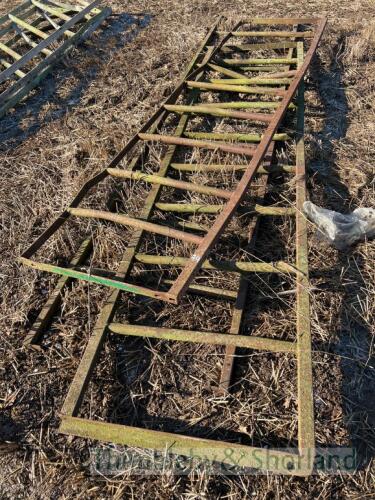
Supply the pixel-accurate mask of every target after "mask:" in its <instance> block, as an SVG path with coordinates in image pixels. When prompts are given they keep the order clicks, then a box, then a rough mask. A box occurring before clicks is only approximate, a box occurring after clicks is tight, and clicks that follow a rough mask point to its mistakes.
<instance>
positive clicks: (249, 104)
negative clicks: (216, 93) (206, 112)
mask: <svg viewBox="0 0 375 500" xmlns="http://www.w3.org/2000/svg"><path fill="white" fill-rule="evenodd" d="M279 105H280V102H277V101H233V102H205V103H204V106H205V107H206V108H208V107H215V108H216V107H218V106H220V109H228V108H229V109H248V108H250V109H276V108H277V107H278V106H279ZM295 108H296V106H295V105H294V104H293V103H291V104H289V106H288V109H295Z"/></svg>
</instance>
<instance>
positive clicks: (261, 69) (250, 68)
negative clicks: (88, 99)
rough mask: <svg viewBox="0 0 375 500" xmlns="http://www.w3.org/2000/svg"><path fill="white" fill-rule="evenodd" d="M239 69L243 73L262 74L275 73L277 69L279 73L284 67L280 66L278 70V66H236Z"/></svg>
mask: <svg viewBox="0 0 375 500" xmlns="http://www.w3.org/2000/svg"><path fill="white" fill-rule="evenodd" d="M236 67H237V69H240V70H241V71H251V72H252V73H254V72H260V73H274V72H275V70H276V69H278V70H279V71H281V70H282V68H283V66H281V65H280V66H279V67H277V68H276V66H271V65H269V66H236ZM284 67H285V66H284ZM262 76H264V75H262Z"/></svg>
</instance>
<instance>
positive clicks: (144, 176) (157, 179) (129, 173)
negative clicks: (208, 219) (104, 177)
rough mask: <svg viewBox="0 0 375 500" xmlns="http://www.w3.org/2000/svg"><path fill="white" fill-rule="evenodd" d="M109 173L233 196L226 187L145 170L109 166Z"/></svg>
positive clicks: (211, 193) (195, 190)
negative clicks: (205, 184) (178, 178)
mask: <svg viewBox="0 0 375 500" xmlns="http://www.w3.org/2000/svg"><path fill="white" fill-rule="evenodd" d="M108 173H109V174H110V175H111V176H113V177H120V178H124V179H133V180H136V181H143V182H148V183H151V184H159V185H162V186H170V187H174V188H177V189H183V190H184V191H193V192H196V193H202V194H208V195H213V196H219V197H220V198H227V199H229V198H230V197H231V196H232V192H231V191H225V189H218V188H214V187H211V186H203V185H200V184H194V183H192V182H184V181H179V180H177V179H171V178H170V177H161V176H159V175H150V174H146V173H143V172H137V171H131V170H121V169H120V168H109V169H108Z"/></svg>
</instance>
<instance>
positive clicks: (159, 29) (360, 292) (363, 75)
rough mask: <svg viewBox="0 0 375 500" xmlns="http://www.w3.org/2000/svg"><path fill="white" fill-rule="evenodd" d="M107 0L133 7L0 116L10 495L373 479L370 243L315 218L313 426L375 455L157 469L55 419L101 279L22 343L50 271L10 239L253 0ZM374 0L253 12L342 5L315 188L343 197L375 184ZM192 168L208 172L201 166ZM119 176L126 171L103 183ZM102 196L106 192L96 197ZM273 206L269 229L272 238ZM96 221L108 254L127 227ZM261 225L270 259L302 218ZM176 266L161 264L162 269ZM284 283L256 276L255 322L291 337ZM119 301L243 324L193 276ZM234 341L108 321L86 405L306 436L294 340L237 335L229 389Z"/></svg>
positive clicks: (134, 417)
mask: <svg viewBox="0 0 375 500" xmlns="http://www.w3.org/2000/svg"><path fill="white" fill-rule="evenodd" d="M10 3H11V2H4V1H3V2H1V3H0V11H6V10H8V9H9V4H10ZM12 3H16V2H12ZM108 3H109V4H110V5H111V6H112V7H113V9H114V11H115V13H117V14H121V15H120V17H114V18H113V19H111V20H110V21H109V25H108V26H107V27H106V28H105V29H104V30H103V31H102V34H99V33H98V34H97V35H96V36H94V37H93V38H92V41H88V42H87V43H86V44H85V47H84V48H82V49H80V50H77V51H75V53H74V54H72V56H71V57H70V58H69V61H67V63H66V64H65V65H63V64H62V65H60V67H59V68H58V70H56V71H55V73H54V75H53V76H51V77H50V78H49V79H48V80H46V82H45V83H44V84H43V88H42V89H41V90H38V91H36V92H35V93H34V95H33V96H32V97H31V98H30V99H29V100H28V101H27V104H23V105H21V106H19V108H18V109H17V110H16V112H15V113H12V114H10V115H8V116H7V117H6V118H4V119H2V120H1V126H2V127H1V131H0V137H1V146H0V156H1V161H0V169H1V178H2V180H3V182H2V183H1V186H0V199H1V200H2V201H1V203H2V207H1V208H2V209H1V212H2V220H1V228H2V238H1V241H0V250H1V255H2V263H1V277H2V280H3V286H2V303H1V305H0V317H1V323H2V330H1V339H2V343H1V347H0V349H1V362H0V370H1V375H2V379H1V382H0V387H1V408H0V411H1V413H0V430H1V439H2V440H10V441H15V442H17V443H19V446H20V448H19V450H18V451H17V452H16V453H12V454H9V455H7V456H1V457H0V461H1V467H2V473H1V475H0V481H1V483H0V491H1V497H2V498H24V497H29V498H43V499H44V498H51V497H56V498H134V497H139V498H189V499H193V498H231V499H232V498H233V499H235V498H247V497H255V498H262V499H263V498H264V499H267V500H269V499H272V498H289V497H291V498H296V497H302V498H312V497H319V498H327V499H328V498H332V497H333V498H350V499H359V498H367V497H369V498H370V497H371V496H372V495H373V485H374V470H373V465H372V462H373V454H374V448H375V434H374V407H373V401H374V396H375V394H374V387H375V377H374V364H373V360H372V356H373V335H374V330H373V323H374V293H375V289H374V283H373V274H374V271H373V262H374V250H375V244H374V242H365V243H363V244H361V245H359V246H358V247H356V248H355V249H353V250H352V251H350V252H348V253H347V254H340V253H339V252H337V251H336V250H334V249H331V248H326V247H323V246H322V245H321V244H320V243H319V242H317V241H315V239H314V236H313V229H312V228H311V238H310V242H311V244H310V266H311V281H312V286H313V287H316V288H318V289H319V291H317V292H314V293H312V313H311V314H312V322H313V341H314V378H315V393H314V394H315V396H314V397H315V412H316V416H315V422H316V434H317V442H318V444H319V445H330V446H334V445H335V446H347V445H352V446H354V447H355V448H356V449H357V451H358V453H359V454H360V457H361V459H362V460H363V465H362V468H361V471H359V472H357V473H356V474H355V475H353V476H350V477H340V476H330V477H328V476H325V475H319V476H316V477H313V478H311V479H308V480H304V479H293V478H285V477H277V476H259V477H255V476H241V477H235V478H233V477H210V476H207V475H205V474H204V473H194V474H191V475H190V476H187V477H173V476H168V475H165V476H161V477H150V478H147V479H146V478H144V479H143V478H139V477H135V476H131V475H126V474H125V475H122V476H121V477H118V478H104V477H103V478H101V477H92V476H90V475H89V472H88V467H87V465H86V462H87V459H88V451H89V446H90V445H92V443H88V442H87V441H85V440H80V439H75V440H73V442H68V441H67V439H66V438H65V437H63V436H61V435H59V434H58V433H57V427H58V422H59V420H58V413H59V410H60V408H61V406H62V403H63V399H64V397H65V395H66V393H67V389H68V386H69V383H70V382H71V379H72V376H73V374H74V372H75V370H76V368H77V364H78V362H79V359H80V357H81V355H82V352H83V350H84V347H85V345H86V342H87V339H88V336H89V334H90V332H91V331H92V327H93V324H94V323H95V319H96V316H97V313H98V311H99V309H100V306H101V304H102V303H103V302H104V300H105V298H106V296H107V291H106V290H102V289H101V288H99V287H96V286H93V285H90V286H87V285H86V284H84V283H76V284H75V285H74V286H73V288H72V290H71V291H69V292H68V293H66V294H65V296H64V300H63V307H62V314H61V315H60V316H59V318H57V320H56V321H55V322H54V324H53V327H52V328H51V329H50V331H49V332H48V336H47V338H46V339H45V341H44V345H45V346H46V348H47V349H46V350H45V351H44V352H40V353H38V352H30V351H26V350H24V348H22V340H23V338H24V335H25V332H26V331H27V330H28V328H29V326H30V324H31V323H32V321H33V319H34V318H35V316H36V314H37V313H38V311H39V310H40V308H41V307H42V305H43V303H44V302H45V300H46V297H47V296H48V294H49V293H50V291H51V290H52V289H53V284H54V282H55V279H54V278H51V277H50V276H48V275H46V274H43V275H37V274H36V273H34V272H32V271H30V270H27V269H25V268H23V267H19V266H18V265H17V264H16V263H15V257H16V256H17V255H19V254H20V253H21V251H22V250H23V249H25V247H26V246H27V243H28V242H29V241H31V240H34V239H35V237H36V235H38V234H39V233H40V230H41V229H42V228H44V227H46V225H47V224H48V223H49V222H50V221H52V220H53V219H54V218H55V217H56V215H57V214H58V213H59V212H60V210H61V208H62V207H63V206H65V205H66V204H67V203H68V202H69V201H70V199H71V197H72V195H73V194H74V193H75V192H76V191H77V190H78V188H79V187H80V186H81V185H82V184H83V182H84V180H85V179H87V178H88V177H90V176H91V175H92V174H93V173H95V172H97V171H99V170H100V169H101V168H102V167H103V166H104V165H105V164H106V162H108V160H109V159H110V158H112V157H113V155H114V154H115V153H116V152H117V151H118V150H119V149H120V148H121V146H122V145H123V144H125V143H126V141H127V140H128V138H130V137H131V135H132V134H133V133H134V132H135V131H136V130H137V129H138V128H139V127H140V126H141V124H142V123H143V122H144V121H145V120H146V119H147V117H149V116H150V115H151V113H152V111H153V110H154V109H155V108H156V107H157V106H158V105H159V104H160V102H161V100H162V99H163V97H165V96H166V95H167V94H168V93H169V91H170V90H171V89H173V87H174V86H175V85H176V83H177V82H178V79H179V76H180V74H181V72H182V70H183V68H184V66H185V65H186V63H187V62H188V61H189V60H190V58H191V56H192V54H193V52H194V50H195V47H196V46H197V44H198V42H199V41H200V40H201V39H202V38H203V36H204V34H205V32H206V28H207V27H208V26H210V25H211V23H212V20H213V18H215V17H216V15H217V14H218V13H219V12H220V13H221V12H224V13H225V14H226V15H227V16H228V18H229V22H235V21H236V20H237V18H238V16H239V15H243V14H244V13H246V14H247V15H249V4H248V2H244V1H229V2H228V1H226V2H224V1H222V0H217V1H214V2H209V3H208V2H199V1H197V0H193V1H192V2H189V3H181V2H176V1H175V0H166V1H163V2H161V1H160V0H152V1H149V2H135V1H134V2H130V3H127V4H126V6H124V5H123V3H122V2H119V1H115V0H113V1H110V2H108ZM374 11H375V9H374V5H373V3H372V2H371V1H369V2H366V1H356V2H349V1H342V2H340V3H339V4H338V3H337V2H336V1H333V0H332V1H329V0H319V1H317V0H316V1H312V2H308V3H307V2H306V3H304V2H295V1H289V2H287V4H286V6H285V8H284V9H283V10H282V9H281V7H280V5H279V4H277V3H271V2H263V3H262V6H261V10H260V11H257V12H255V11H252V12H251V15H253V14H254V15H262V16H263V15H270V16H279V15H301V14H304V15H310V14H311V15H316V14H317V13H319V14H322V15H323V14H326V15H328V17H329V21H330V24H329V26H328V28H327V32H326V34H325V37H324V40H323V42H322V45H321V48H320V49H319V55H318V58H317V60H316V62H315V64H314V67H313V69H312V73H311V77H310V80H309V81H310V84H309V85H308V89H307V129H308V135H307V153H308V165H309V172H310V177H309V192H310V196H311V199H312V201H314V202H316V203H318V204H321V205H323V206H326V207H329V208H333V209H337V210H341V211H345V210H349V209H354V208H356V207H358V206H374V204H375V196H374V164H375V151H374V146H373V135H374V123H375V122H374V105H373V103H374V97H375V87H374V76H373V75H374V70H375V60H374V24H373V23H372V22H371V23H369V20H370V19H372V18H373V17H374V13H375V12H374ZM124 13H126V15H124ZM129 13H130V14H129ZM140 14H141V15H140ZM147 16H151V17H147ZM142 22H143V23H144V24H143V25H142ZM139 23H141V25H140V24H139ZM147 23H148V24H147ZM146 24H147V25H146ZM124 33H125V34H124ZM221 126H223V125H221ZM229 126H230V125H229ZM225 130H229V129H228V128H225ZM159 157H160V151H157V150H155V151H154V152H153V155H152V158H153V159H154V160H155V162H154V163H156V161H157V160H158V158H159ZM211 158H212V157H211ZM207 160H208V158H207V157H203V156H199V155H198V154H197V155H196V156H195V157H194V161H197V162H206V161H207ZM214 160H215V159H214V158H212V160H211V161H214ZM151 168H152V167H151V166H150V169H151ZM196 176H197V177H199V179H200V180H202V176H201V174H200V173H197V174H196ZM207 180H208V178H207ZM228 180H230V179H228V176H225V177H223V184H224V183H226V182H227V181H228ZM292 188H293V185H291V186H290V189H289V190H288V191H284V192H283V193H281V198H280V195H277V196H276V197H275V200H276V201H277V200H280V204H281V205H284V204H285V200H284V199H283V198H282V196H284V197H285V196H289V193H290V192H291V191H292ZM110 189H113V186H112V185H109V186H106V187H105V188H104V190H103V191H102V192H101V193H100V194H101V195H103V194H104V193H107V192H108V191H109V190H110ZM135 189H136V188H135V186H133V185H130V190H131V191H130V192H129V193H130V194H132V195H133V196H132V197H131V198H132V199H138V198H141V197H142V196H144V192H145V191H140V192H138V191H136V190H135ZM268 196H271V197H272V196H274V195H272V194H269V195H268ZM128 200H129V197H128V198H126V200H120V201H122V202H124V203H123V206H124V209H126V210H132V211H133V210H134V212H136V211H137V209H138V206H137V204H134V205H133V204H132V203H131V204H130V205H126V203H128ZM201 200H202V198H200V197H199V196H197V195H192V197H191V202H199V201H201ZM94 202H95V198H92V199H90V203H94ZM211 202H213V203H215V202H218V200H215V199H211ZM196 222H200V223H206V224H207V223H209V220H208V219H206V220H205V219H204V218H203V217H202V216H197V219H196ZM232 224H233V225H232V227H231V229H232V231H231V232H232V234H233V231H234V232H235V234H236V235H239V236H238V237H235V238H232V239H230V237H229V236H228V238H229V239H228V241H227V242H226V244H225V249H226V251H227V256H228V257H230V258H241V257H242V258H243V257H244V255H243V254H239V252H238V246H239V241H240V239H241V236H240V233H241V230H242V229H243V225H244V224H242V223H241V221H233V223H232ZM271 226H272V228H273V230H274V231H275V232H274V233H273V234H274V236H272V238H271V237H270V228H271ZM89 228H91V229H90V230H92V231H96V232H98V233H99V234H104V233H105V234H106V235H108V236H109V237H110V242H111V244H110V245H102V246H99V247H98V248H96V251H95V259H94V260H93V262H92V264H93V265H94V264H95V265H98V266H99V267H105V268H107V267H109V266H110V265H115V264H116V263H117V261H116V257H115V256H120V255H121V252H122V250H123V247H124V241H126V238H127V233H126V231H117V230H116V232H115V231H114V228H113V226H111V227H108V226H106V225H104V224H95V225H91V224H90V225H89ZM262 229H263V230H262V231H261V233H260V239H259V242H258V243H259V247H258V248H257V252H259V253H256V252H253V253H254V255H251V257H252V258H257V257H258V258H262V257H263V256H264V255H265V254H266V255H267V256H268V257H269V259H270V260H271V259H273V258H275V259H276V258H283V259H284V258H285V259H288V258H290V259H291V258H292V257H293V240H292V235H293V226H291V225H290V222H289V221H288V220H278V221H273V220H271V219H266V220H265V221H264V225H263V228H262ZM86 230H87V224H86V223H85V224H84V225H83V227H81V226H80V225H79V224H76V225H75V226H74V227H72V228H71V229H70V230H69V232H62V234H61V235H59V236H58V238H57V239H56V241H55V242H54V243H53V245H51V247H50V248H48V249H47V252H46V257H48V258H59V259H66V258H68V256H69V255H70V254H71V252H72V249H73V248H74V247H75V246H76V245H77V244H78V242H79V241H80V237H81V235H83V234H85V232H86ZM229 233H230V232H229V231H228V235H229ZM68 236H69V238H68ZM275 237H277V239H278V241H277V243H278V245H275V240H274V238H275ZM171 244H172V243H171ZM173 245H174V248H173V251H174V252H175V253H179V254H181V255H186V248H184V246H183V245H181V244H176V243H173ZM223 248H224V247H223ZM158 249H160V240H159V239H155V240H154V241H149V242H148V243H147V248H146V250H147V252H149V253H151V252H152V251H155V252H156V251H158ZM218 251H221V248H219V250H218ZM142 269H143V268H142V267H141V266H140V268H139V279H141V280H144V279H145V273H144V271H142ZM168 273H170V271H169V270H165V275H168ZM204 276H205V278H204V279H209V280H210V282H211V283H212V284H214V285H215V286H222V287H224V288H229V289H235V286H236V283H235V281H234V278H233V275H230V274H225V275H224V276H221V277H219V276H218V273H216V274H215V273H206V274H205V275H204ZM151 278H152V276H150V272H148V273H146V279H151ZM290 287H291V280H289V278H288V277H287V276H285V277H281V278H278V277H272V276H271V277H267V276H262V277H256V279H254V280H253V281H252V287H251V291H250V295H249V308H248V311H247V314H246V322H245V323H246V332H247V333H252V334H260V335H266V336H270V337H277V338H283V339H288V338H291V337H293V335H294V330H293V328H292V326H291V325H292V324H291V320H292V319H293V317H292V316H291V304H292V303H293V296H290V295H281V296H280V297H279V299H278V300H277V301H276V300H275V295H274V294H275V292H276V293H279V292H285V291H288V290H290ZM268 292H269V295H268ZM207 311H209V314H208V313H207ZM118 317H119V319H123V320H126V319H130V320H131V321H134V322H139V323H141V324H147V323H148V322H151V321H152V322H155V321H157V322H158V324H160V325H161V326H175V327H179V328H199V329H202V330H211V331H222V332H224V331H227V330H228V326H229V324H230V319H231V307H230V304H228V303H226V302H216V301H212V300H209V299H203V298H202V297H196V298H192V297H189V296H187V297H186V298H185V299H184V300H183V301H182V303H181V305H180V306H178V307H172V306H169V305H166V306H155V304H152V303H150V301H147V300H139V299H137V298H136V299H134V298H133V297H129V296H124V298H123V302H122V304H121V307H120V309H119V312H118ZM222 358H223V350H222V348H219V347H207V346H206V347H204V346H199V345H195V346H193V347H192V346H188V345H186V344H176V343H170V342H162V341H155V342H148V341H147V342H141V341H140V340H134V341H132V342H129V341H128V340H126V342H124V341H123V340H118V339H113V340H112V341H111V342H108V343H107V344H106V345H105V348H104V350H103V353H102V356H101V358H100V363H99V365H98V367H97V370H96V372H95V375H94V378H93V380H92V383H91V384H90V388H89V391H88V395H87V397H86V399H85V402H84V409H83V413H84V414H86V415H90V416H95V417H99V418H105V419H107V420H109V421H116V422H123V423H129V422H130V423H132V424H134V425H135V424H137V425H148V426H150V427H154V428H160V427H163V426H164V428H166V429H167V430H175V431H176V430H179V431H183V432H189V433H191V434H193V435H201V436H208V437H216V438H223V437H228V436H229V437H233V438H234V439H237V438H238V437H240V438H241V439H242V440H243V442H248V443H255V444H258V443H259V442H262V443H263V444H269V445H272V446H283V445H288V444H292V445H294V444H295V438H296V401H295V366H294V365H293V363H292V360H290V359H289V358H288V356H286V355H283V356H281V355H271V354H259V353H254V352H251V351H244V352H240V355H239V357H238V359H237V360H236V373H235V380H236V385H235V387H234V390H233V392H232V395H231V396H230V397H227V398H222V397H218V395H217V394H216V393H215V386H216V384H217V379H218V375H219V372H220V366H221V363H222ZM244 402H246V404H244Z"/></svg>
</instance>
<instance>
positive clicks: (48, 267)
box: [18, 257, 170, 301]
mask: <svg viewBox="0 0 375 500" xmlns="http://www.w3.org/2000/svg"><path fill="white" fill-rule="evenodd" d="M18 260H19V262H21V263H22V264H24V265H26V266H28V267H31V268H32V269H35V270H37V271H46V272H48V273H53V274H59V275H60V276H68V277H69V278H74V279H78V280H82V281H87V282H89V283H95V284H97V285H103V286H108V287H110V288H116V289H117V290H122V291H123V292H129V293H135V294H136V295H144V296H145V297H151V298H153V299H160V300H165V301H169V300H170V299H169V297H168V294H167V292H160V291H158V290H152V289H150V288H145V287H143V286H138V285H134V284H133V283H126V282H124V281H122V280H121V279H111V278H107V277H105V276H98V275H95V274H89V273H85V272H82V271H78V270H76V269H70V268H66V267H60V266H55V265H53V264H45V263H44V262H36V261H33V260H30V259H27V258H25V257H19V259H18Z"/></svg>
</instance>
